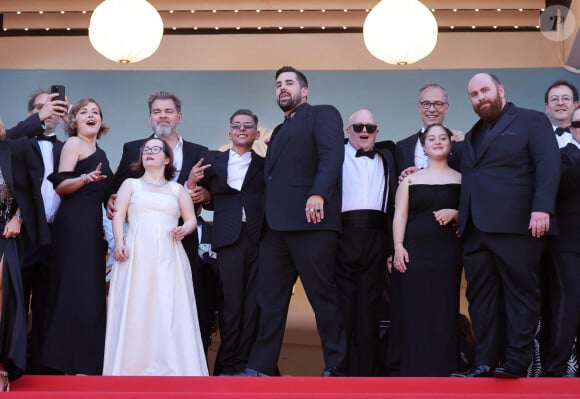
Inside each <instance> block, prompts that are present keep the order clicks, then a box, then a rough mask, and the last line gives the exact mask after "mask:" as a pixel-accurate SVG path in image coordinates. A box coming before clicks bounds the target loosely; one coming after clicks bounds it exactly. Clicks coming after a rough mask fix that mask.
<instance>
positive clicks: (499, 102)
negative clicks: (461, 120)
mask: <svg viewBox="0 0 580 399" xmlns="http://www.w3.org/2000/svg"><path fill="white" fill-rule="evenodd" d="M467 92H468V93H469V98H470V99H471V105H472V106H473V110H474V111H475V113H476V114H477V115H479V117H480V118H481V119H483V120H484V121H487V122H494V121H495V120H497V118H499V115H500V114H501V111H502V109H503V107H504V106H505V104H506V100H505V95H504V94H505V93H504V88H503V85H502V84H501V82H500V81H499V79H498V78H497V76H495V75H493V74H490V73H478V74H476V75H474V76H473V77H472V78H471V79H470V80H469V83H468V84H467Z"/></svg>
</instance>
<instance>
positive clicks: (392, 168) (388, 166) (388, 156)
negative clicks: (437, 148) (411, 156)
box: [375, 141, 399, 253]
mask: <svg viewBox="0 0 580 399" xmlns="http://www.w3.org/2000/svg"><path fill="white" fill-rule="evenodd" d="M393 144H394V143H393V142H392V141H380V142H377V143H375V150H376V151H377V154H379V155H380V156H381V158H382V159H383V168H384V169H385V184H387V178H388V185H389V193H388V195H387V216H388V220H389V227H390V228H389V231H390V232H391V236H390V237H389V240H388V245H389V253H390V252H392V250H393V248H392V245H393V240H392V225H393V223H392V222H393V216H394V215H395V194H396V192H397V185H398V178H399V175H398V174H397V171H396V163H395V159H394V157H393V153H392V151H393Z"/></svg>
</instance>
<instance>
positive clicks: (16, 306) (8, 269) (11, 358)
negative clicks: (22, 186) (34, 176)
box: [0, 143, 26, 380]
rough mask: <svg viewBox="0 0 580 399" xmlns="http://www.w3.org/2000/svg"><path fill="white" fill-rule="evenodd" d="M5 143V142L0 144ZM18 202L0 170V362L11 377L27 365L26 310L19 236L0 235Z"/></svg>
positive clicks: (15, 375) (18, 373)
mask: <svg viewBox="0 0 580 399" xmlns="http://www.w3.org/2000/svg"><path fill="white" fill-rule="evenodd" d="M2 144H4V143H2ZM16 208H17V205H16V201H15V200H14V195H13V194H12V192H11V191H10V189H9V187H8V185H7V184H6V181H5V180H4V174H3V173H2V171H1V170H0V257H2V259H3V262H2V268H3V269H2V313H1V316H0V362H1V363H3V364H4V367H5V369H6V371H8V374H9V378H10V380H14V379H16V378H18V377H19V376H20V375H22V373H23V372H24V369H25V367H26V311H25V307H24V292H23V289H22V277H21V275H20V261H19V244H18V242H19V241H18V238H4V237H2V236H1V234H2V232H3V231H4V227H5V226H6V223H8V222H9V221H10V219H11V218H12V216H14V212H15V211H16Z"/></svg>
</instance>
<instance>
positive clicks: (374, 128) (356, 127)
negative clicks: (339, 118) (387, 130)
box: [351, 123, 377, 133]
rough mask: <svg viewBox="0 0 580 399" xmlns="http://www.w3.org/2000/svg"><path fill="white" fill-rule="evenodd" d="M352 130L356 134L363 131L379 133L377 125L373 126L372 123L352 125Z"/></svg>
mask: <svg viewBox="0 0 580 399" xmlns="http://www.w3.org/2000/svg"><path fill="white" fill-rule="evenodd" d="M351 126H352V130H354V131H355V132H356V133H362V131H363V129H365V128H366V129H367V133H374V132H376V131H377V125H371V124H370V123H355V124H352V125H351Z"/></svg>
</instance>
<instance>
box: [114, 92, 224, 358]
mask: <svg viewBox="0 0 580 399" xmlns="http://www.w3.org/2000/svg"><path fill="white" fill-rule="evenodd" d="M148 106H149V120H150V123H151V128H152V129H153V135H151V136H149V137H148V138H150V137H157V138H159V139H161V140H163V141H165V142H166V143H167V144H169V146H170V147H171V150H172V151H173V164H174V165H175V168H176V172H175V176H174V178H173V180H174V181H176V182H178V183H180V184H183V183H185V182H186V181H187V179H188V177H189V176H190V174H191V173H193V172H195V170H194V166H195V165H196V164H197V163H200V160H201V157H202V154H203V153H204V152H205V151H207V147H204V146H201V145H198V144H194V143H191V142H189V141H186V140H184V139H183V137H182V136H181V135H180V134H179V133H177V127H178V126H179V125H180V124H181V121H182V119H183V114H182V113H181V100H180V99H179V98H178V97H177V96H176V95H175V94H174V93H173V92H170V91H158V92H156V93H153V94H151V95H150V96H149V101H148ZM148 138H144V139H139V140H135V141H130V142H128V143H125V144H124V145H123V154H122V156H121V161H120V162H119V167H118V168H117V171H116V172H115V176H114V181H113V188H114V190H115V191H116V190H118V189H119V187H120V186H121V183H123V181H124V180H125V179H127V178H129V177H132V178H139V177H140V176H139V174H138V172H137V170H135V169H133V165H134V164H135V163H136V162H138V161H139V158H140V157H141V149H142V147H143V144H144V143H145V142H146V141H147V139H148ZM200 164H201V163H200ZM185 188H186V189H187V190H188V192H189V194H190V196H191V199H192V201H193V202H194V204H196V207H198V206H201V204H204V203H208V202H210V198H211V197H210V195H209V192H208V191H207V190H206V189H205V188H203V187H201V186H197V187H195V188H194V189H193V190H189V189H188V187H187V186H186V187H185ZM115 198H116V194H113V195H112V196H111V198H110V199H109V201H108V203H107V216H109V218H112V216H113V212H114V211H115ZM182 242H183V247H184V249H185V252H186V253H187V257H188V259H189V263H190V264H191V272H192V276H193V288H194V291H195V301H196V305H197V316H198V318H199V328H200V330H201V337H202V340H203V349H204V351H205V353H206V354H207V348H208V345H209V341H210V335H211V325H212V321H213V311H212V310H211V309H209V305H208V303H209V301H208V299H207V298H208V296H209V295H213V294H214V293H210V292H206V290H205V286H206V284H204V282H203V281H200V271H199V263H198V260H197V259H198V258H197V247H198V240H197V234H190V235H188V236H186V237H185V238H184V239H183V241H182Z"/></svg>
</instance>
